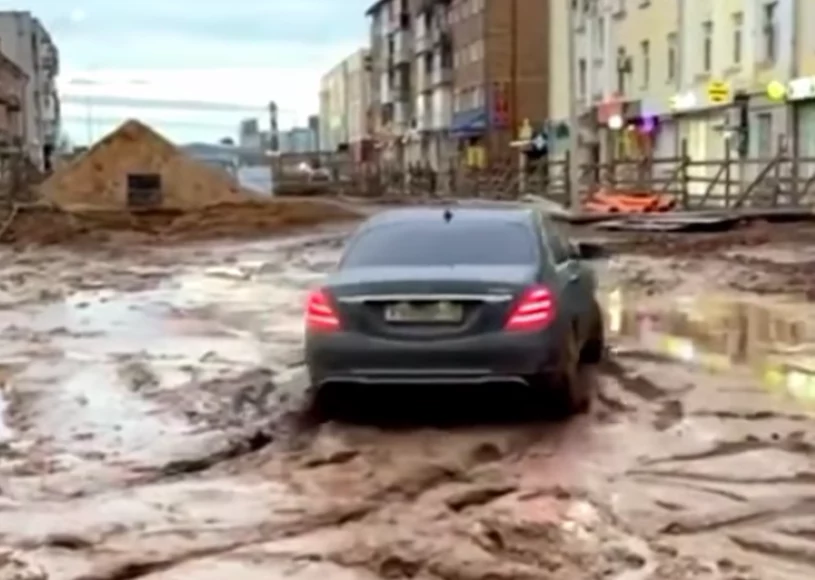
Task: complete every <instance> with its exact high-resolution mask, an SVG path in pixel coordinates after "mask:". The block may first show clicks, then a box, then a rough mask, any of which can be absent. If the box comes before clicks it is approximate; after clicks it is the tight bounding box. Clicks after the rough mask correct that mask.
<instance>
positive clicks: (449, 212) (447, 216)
mask: <svg viewBox="0 0 815 580" xmlns="http://www.w3.org/2000/svg"><path fill="white" fill-rule="evenodd" d="M443 216H444V221H445V222H448V223H449V222H450V220H451V219H453V212H452V210H450V208H449V207H446V208H444V214H443Z"/></svg>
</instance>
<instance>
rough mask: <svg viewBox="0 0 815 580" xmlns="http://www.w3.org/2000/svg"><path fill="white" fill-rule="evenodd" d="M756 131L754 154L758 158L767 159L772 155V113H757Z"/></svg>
mask: <svg viewBox="0 0 815 580" xmlns="http://www.w3.org/2000/svg"><path fill="white" fill-rule="evenodd" d="M757 127H758V131H757V133H756V154H757V155H758V157H759V158H760V159H765V160H766V159H769V158H770V157H772V155H773V114H772V113H761V114H759V115H758V123H757Z"/></svg>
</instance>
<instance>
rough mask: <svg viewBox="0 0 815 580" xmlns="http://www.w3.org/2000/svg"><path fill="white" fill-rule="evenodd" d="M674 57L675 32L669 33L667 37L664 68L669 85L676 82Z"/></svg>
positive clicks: (675, 52) (675, 54)
mask: <svg viewBox="0 0 815 580" xmlns="http://www.w3.org/2000/svg"><path fill="white" fill-rule="evenodd" d="M676 57H677V39H676V32H671V33H670V34H669V35H668V58H667V63H666V67H665V68H666V70H667V73H668V82H669V83H672V82H674V81H676Z"/></svg>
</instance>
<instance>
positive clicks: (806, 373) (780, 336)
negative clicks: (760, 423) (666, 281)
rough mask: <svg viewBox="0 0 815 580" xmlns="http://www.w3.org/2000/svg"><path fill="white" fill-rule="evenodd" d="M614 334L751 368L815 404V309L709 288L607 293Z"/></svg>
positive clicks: (717, 364) (709, 362) (696, 359)
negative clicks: (648, 296) (649, 294)
mask: <svg viewBox="0 0 815 580" xmlns="http://www.w3.org/2000/svg"><path fill="white" fill-rule="evenodd" d="M605 306H606V313H607V320H606V322H607V332H608V335H609V337H610V338H611V339H617V340H616V342H618V343H621V344H625V343H626V342H629V343H630V342H632V341H633V342H634V343H635V344H636V346H637V348H641V349H643V350H646V351H650V352H655V353H659V354H661V355H664V356H667V357H670V358H672V359H676V360H681V361H684V362H687V363H689V364H694V365H698V366H701V367H704V368H706V369H707V370H709V371H713V372H728V371H731V370H733V369H735V368H741V369H747V370H749V371H750V372H751V373H752V374H753V375H754V376H756V377H757V378H758V379H759V380H760V381H761V383H762V384H763V385H764V386H765V387H766V388H767V389H769V390H771V391H772V392H774V393H779V394H783V395H785V396H788V397H791V398H793V399H794V400H795V401H796V402H797V403H798V404H800V405H804V406H806V407H807V408H808V409H811V410H813V411H815V309H813V308H811V307H810V306H808V305H806V304H801V303H792V302H782V301H777V302H771V301H764V300H750V299H746V298H738V297H734V296H727V295H706V296H700V297H694V298H680V299H676V300H667V301H666V300H665V299H662V300H661V301H648V300H643V299H642V298H640V297H638V298H636V299H634V298H632V299H629V298H628V297H627V296H626V294H625V291H623V290H620V289H617V290H613V291H611V292H609V293H608V294H607V296H606V297H605Z"/></svg>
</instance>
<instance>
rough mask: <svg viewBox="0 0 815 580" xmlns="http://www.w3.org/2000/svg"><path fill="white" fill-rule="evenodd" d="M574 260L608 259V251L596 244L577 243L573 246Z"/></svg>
mask: <svg viewBox="0 0 815 580" xmlns="http://www.w3.org/2000/svg"><path fill="white" fill-rule="evenodd" d="M571 248H572V252H571V253H572V254H573V256H572V257H573V259H576V260H599V259H601V258H606V257H608V250H607V249H606V248H605V247H603V246H602V245H601V244H598V243H595V242H576V243H573V244H572V245H571Z"/></svg>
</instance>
